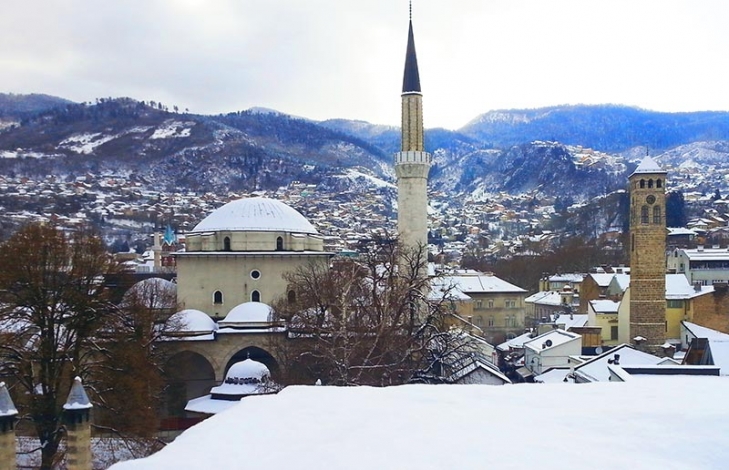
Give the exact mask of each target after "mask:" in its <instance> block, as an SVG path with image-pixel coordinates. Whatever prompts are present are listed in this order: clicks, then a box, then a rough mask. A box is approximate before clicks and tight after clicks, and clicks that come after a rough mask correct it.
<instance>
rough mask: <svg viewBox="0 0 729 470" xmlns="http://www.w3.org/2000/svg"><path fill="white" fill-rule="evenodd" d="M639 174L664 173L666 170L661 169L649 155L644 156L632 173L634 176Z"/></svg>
mask: <svg viewBox="0 0 729 470" xmlns="http://www.w3.org/2000/svg"><path fill="white" fill-rule="evenodd" d="M641 173H666V170H664V169H663V168H661V166H660V165H659V164H658V163H656V161H655V160H653V158H652V157H651V156H650V155H646V156H645V157H644V158H643V160H642V161H641V162H640V164H639V165H638V168H636V169H635V171H634V172H633V174H634V175H635V174H641Z"/></svg>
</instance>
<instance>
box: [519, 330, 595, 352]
mask: <svg viewBox="0 0 729 470" xmlns="http://www.w3.org/2000/svg"><path fill="white" fill-rule="evenodd" d="M581 339H582V336H580V335H578V334H577V333H572V332H571V331H564V330H560V329H555V330H550V331H547V332H546V333H542V334H541V335H539V336H537V337H536V338H533V339H532V340H531V341H526V342H525V343H524V348H529V349H531V350H532V351H536V352H540V351H546V350H547V349H552V348H556V347H557V346H561V345H563V344H565V343H569V342H570V341H574V340H578V341H579V340H581Z"/></svg>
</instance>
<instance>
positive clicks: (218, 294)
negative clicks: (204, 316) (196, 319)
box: [213, 290, 223, 305]
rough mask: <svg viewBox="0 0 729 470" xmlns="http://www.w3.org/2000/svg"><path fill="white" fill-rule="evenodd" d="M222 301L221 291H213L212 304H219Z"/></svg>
mask: <svg viewBox="0 0 729 470" xmlns="http://www.w3.org/2000/svg"><path fill="white" fill-rule="evenodd" d="M222 303H223V293H222V292H221V291H219V290H216V291H215V292H213V304H215V305H220V304H222Z"/></svg>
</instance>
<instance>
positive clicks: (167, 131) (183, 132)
mask: <svg viewBox="0 0 729 470" xmlns="http://www.w3.org/2000/svg"><path fill="white" fill-rule="evenodd" d="M186 125H194V123H190V122H188V123H183V122H180V121H165V123H164V124H163V125H161V126H160V127H158V128H157V129H155V130H154V133H153V134H152V135H151V136H150V137H149V138H150V139H168V138H172V137H189V136H190V130H191V129H190V128H189V127H185V126H186Z"/></svg>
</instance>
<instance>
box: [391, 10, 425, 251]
mask: <svg viewBox="0 0 729 470" xmlns="http://www.w3.org/2000/svg"><path fill="white" fill-rule="evenodd" d="M401 96H402V145H401V149H400V150H401V151H400V152H398V153H396V154H395V174H396V175H397V231H398V235H399V237H400V246H401V247H402V248H403V249H404V250H406V251H409V252H411V253H412V252H413V251H414V250H423V251H422V258H423V259H422V262H423V263H425V262H426V261H427V245H428V172H429V171H430V165H431V157H430V154H429V153H427V152H425V149H424V146H423V94H422V93H421V90H420V75H419V73H418V59H417V57H416V55H415V39H414V37H413V21H412V16H411V18H410V27H409V30H408V45H407V53H406V55H405V73H404V76H403V83H402V95H401Z"/></svg>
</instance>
